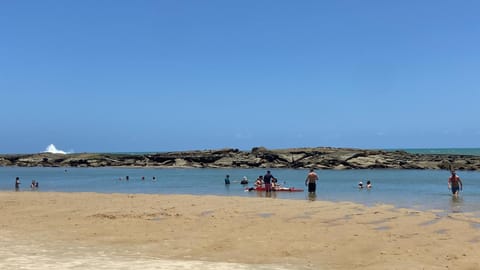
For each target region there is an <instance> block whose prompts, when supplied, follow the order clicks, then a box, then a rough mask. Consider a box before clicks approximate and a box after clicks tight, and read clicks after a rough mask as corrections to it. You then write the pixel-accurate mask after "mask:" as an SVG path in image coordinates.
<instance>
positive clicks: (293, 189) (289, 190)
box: [245, 187, 303, 192]
mask: <svg viewBox="0 0 480 270" xmlns="http://www.w3.org/2000/svg"><path fill="white" fill-rule="evenodd" d="M245 191H265V187H250V188H245ZM272 191H288V192H300V191H303V189H298V188H294V187H289V188H287V187H274V188H273V189H272Z"/></svg>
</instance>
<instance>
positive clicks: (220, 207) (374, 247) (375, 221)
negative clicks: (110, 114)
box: [0, 191, 480, 269]
mask: <svg viewBox="0 0 480 270" xmlns="http://www.w3.org/2000/svg"><path fill="white" fill-rule="evenodd" d="M0 207H1V211H2V219H1V221H0V226H1V228H2V232H1V235H0V237H2V238H3V239H4V240H5V239H8V242H9V243H10V245H9V247H10V248H9V249H15V248H16V249H18V250H17V251H16V252H15V253H16V255H15V256H20V257H21V256H25V255H26V254H31V253H35V251H36V250H49V251H51V254H62V252H64V251H65V250H71V251H72V254H74V255H75V256H78V257H79V258H81V257H82V256H81V255H82V252H83V253H85V254H87V255H88V254H89V252H93V251H96V252H97V253H95V254H102V256H104V257H102V258H114V257H119V258H138V259H145V258H148V260H150V263H153V264H152V265H154V264H155V261H156V260H157V263H158V264H160V263H161V262H162V260H166V261H169V262H172V261H181V262H182V261H183V262H190V263H194V262H211V263H212V264H214V263H216V264H217V265H219V264H222V263H234V264H239V266H238V267H237V269H239V267H240V265H249V266H251V268H250V269H281V268H285V269H353V268H355V269H421V268H422V267H425V268H427V269H445V268H447V267H448V268H449V269H478V268H480V263H479V262H478V260H477V259H476V254H478V251H480V230H479V229H478V227H479V224H480V218H478V217H475V216H474V215H472V214H471V213H439V212H438V211H417V210H412V209H404V208H395V207H393V206H390V205H377V206H373V207H366V206H363V205H360V204H355V203H350V202H328V201H308V200H305V201H299V200H282V199H271V198H244V197H224V196H211V195H205V196H195V195H145V194H99V193H61V192H5V191H3V192H0ZM15 243H17V244H15ZM25 243H26V244H25ZM12 245H13V246H12ZM15 245H17V246H15ZM80 247H81V248H80ZM22 251H23V252H22ZM56 251H57V252H58V253H56ZM22 253H23V254H22ZM49 254H50V253H49ZM12 256H14V255H13V254H11V253H8V252H6V250H3V251H0V266H2V265H3V266H7V269H8V266H12V263H13V265H14V264H15V260H14V259H15V258H12ZM52 256H53V255H52ZM72 256H73V255H72ZM75 256H73V257H75ZM87 257H88V256H87ZM106 261H108V260H106ZM106 261H105V262H104V263H106ZM32 263H33V264H34V262H32ZM100 263H101V262H100ZM131 263H132V262H130V265H131ZM27 264H28V263H27ZM125 264H126V265H127V266H128V265H129V261H128V260H127V261H126V262H125ZM222 267H223V266H222ZM255 267H257V268H255ZM263 267H266V268H263ZM80 268H81V265H80ZM139 268H142V267H139ZM227 268H228V267H227ZM2 269H4V267H2ZM12 269H14V268H12ZM32 269H33V268H32ZM76 269H77V268H76ZM81 269H88V267H87V266H86V264H85V268H81ZM125 269H127V268H125ZM144 269H145V268H144ZM152 269H153V268H152ZM171 269H174V268H171ZM192 269H195V268H192Z"/></svg>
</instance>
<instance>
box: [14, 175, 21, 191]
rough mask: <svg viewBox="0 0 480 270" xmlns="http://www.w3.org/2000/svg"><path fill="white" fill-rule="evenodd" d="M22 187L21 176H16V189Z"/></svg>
mask: <svg viewBox="0 0 480 270" xmlns="http://www.w3.org/2000/svg"><path fill="white" fill-rule="evenodd" d="M19 189H20V177H18V176H17V178H15V191H18V190H19Z"/></svg>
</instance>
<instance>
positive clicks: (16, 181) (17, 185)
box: [15, 176, 39, 191]
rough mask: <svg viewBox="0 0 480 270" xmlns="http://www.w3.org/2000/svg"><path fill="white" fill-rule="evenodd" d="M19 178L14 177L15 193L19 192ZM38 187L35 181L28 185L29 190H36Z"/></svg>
mask: <svg viewBox="0 0 480 270" xmlns="http://www.w3.org/2000/svg"><path fill="white" fill-rule="evenodd" d="M20 184H21V182H20V177H18V176H17V177H15V191H19V190H20ZM38 187H39V184H38V181H36V180H32V183H31V184H30V189H31V190H37V189H38Z"/></svg>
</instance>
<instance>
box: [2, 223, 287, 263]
mask: <svg viewBox="0 0 480 270" xmlns="http://www.w3.org/2000/svg"><path fill="white" fill-rule="evenodd" d="M0 241H1V243H2V245H0V266H1V269H3V270H17V269H25V270H42V269H45V270H47V269H48V270H51V269H53V270H57V269H58V270H63V269H79V270H82V269H89V270H90V269H141V270H150V269H152V270H153V269H165V270H187V269H213V270H226V269H239V270H246V269H252V270H285V269H292V268H291V267H288V268H285V267H283V266H278V265H251V264H239V263H226V262H207V261H193V260H192V261H190V260H165V259H158V258H150V257H145V256H142V255H141V254H130V255H125V254H123V255H120V254H113V253H112V252H111V251H106V250H102V249H98V248H94V247H88V248H87V247H82V246H75V245H70V246H63V245H55V243H49V244H48V245H46V244H44V243H38V242H33V241H29V240H25V239H19V238H18V237H16V238H13V237H12V236H11V235H8V234H6V233H5V232H1V233H0Z"/></svg>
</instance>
